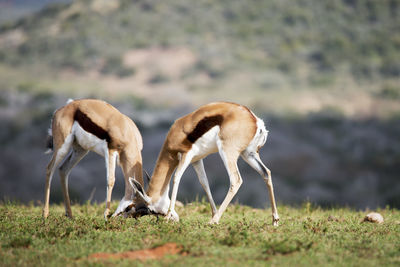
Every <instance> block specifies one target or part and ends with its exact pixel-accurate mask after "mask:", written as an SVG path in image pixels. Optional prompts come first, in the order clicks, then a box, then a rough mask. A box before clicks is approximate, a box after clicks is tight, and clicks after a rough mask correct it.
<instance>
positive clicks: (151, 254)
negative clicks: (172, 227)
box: [89, 243, 182, 261]
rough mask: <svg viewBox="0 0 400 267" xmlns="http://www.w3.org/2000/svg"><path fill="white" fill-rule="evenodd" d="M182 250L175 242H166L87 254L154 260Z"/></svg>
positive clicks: (91, 256)
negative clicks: (127, 249) (111, 251)
mask: <svg viewBox="0 0 400 267" xmlns="http://www.w3.org/2000/svg"><path fill="white" fill-rule="evenodd" d="M181 252H182V247H181V246H180V245H178V244H176V243H166V244H164V245H162V246H159V247H156V248H151V249H142V250H135V251H126V252H121V253H94V254H91V255H89V259H103V260H107V259H130V260H142V261H145V260H154V259H161V258H163V257H164V256H165V255H175V254H179V253H181Z"/></svg>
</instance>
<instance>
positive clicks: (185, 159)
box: [166, 153, 192, 222]
mask: <svg viewBox="0 0 400 267" xmlns="http://www.w3.org/2000/svg"><path fill="white" fill-rule="evenodd" d="M191 160H192V156H190V155H189V153H186V154H183V155H182V157H181V160H180V161H179V164H178V167H177V169H176V171H175V176H174V180H173V186H172V195H171V202H170V204H169V209H168V213H167V216H166V219H167V220H173V221H176V222H178V221H179V216H178V214H177V213H176V211H175V202H176V196H177V194H178V187H179V182H180V181H181V178H182V175H183V172H184V171H185V170H186V168H187V167H188V166H189V164H190V161H191Z"/></svg>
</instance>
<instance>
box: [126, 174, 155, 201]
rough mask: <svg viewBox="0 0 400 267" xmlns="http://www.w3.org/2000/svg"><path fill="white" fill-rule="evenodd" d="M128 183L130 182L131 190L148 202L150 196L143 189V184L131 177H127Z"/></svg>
mask: <svg viewBox="0 0 400 267" xmlns="http://www.w3.org/2000/svg"><path fill="white" fill-rule="evenodd" d="M129 183H130V184H131V186H132V188H133V191H135V194H136V195H137V196H139V197H140V198H141V199H142V200H143V201H144V202H145V203H146V204H150V197H149V196H148V195H147V194H146V192H145V191H144V189H143V186H142V185H141V184H140V183H139V182H138V181H136V179H135V178H131V177H129Z"/></svg>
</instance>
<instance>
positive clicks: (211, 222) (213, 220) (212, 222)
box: [208, 216, 219, 225]
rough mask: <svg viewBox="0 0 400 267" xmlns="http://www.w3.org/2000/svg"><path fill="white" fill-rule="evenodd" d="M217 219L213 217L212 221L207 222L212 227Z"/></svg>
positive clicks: (217, 221)
mask: <svg viewBox="0 0 400 267" xmlns="http://www.w3.org/2000/svg"><path fill="white" fill-rule="evenodd" d="M218 223H219V219H217V218H216V217H215V216H214V217H212V219H211V220H210V221H209V222H208V224H210V225H213V224H218Z"/></svg>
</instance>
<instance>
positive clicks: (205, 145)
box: [191, 126, 220, 162]
mask: <svg viewBox="0 0 400 267" xmlns="http://www.w3.org/2000/svg"><path fill="white" fill-rule="evenodd" d="M219 130H220V128H219V126H214V127H213V128H211V129H210V130H209V131H208V132H206V133H205V134H203V136H202V137H200V138H199V139H197V140H196V142H194V144H193V145H192V149H191V150H192V153H193V160H192V162H195V161H197V160H199V159H201V158H204V157H206V156H207V155H209V154H211V153H215V152H217V151H218V146H217V140H218V133H219Z"/></svg>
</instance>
